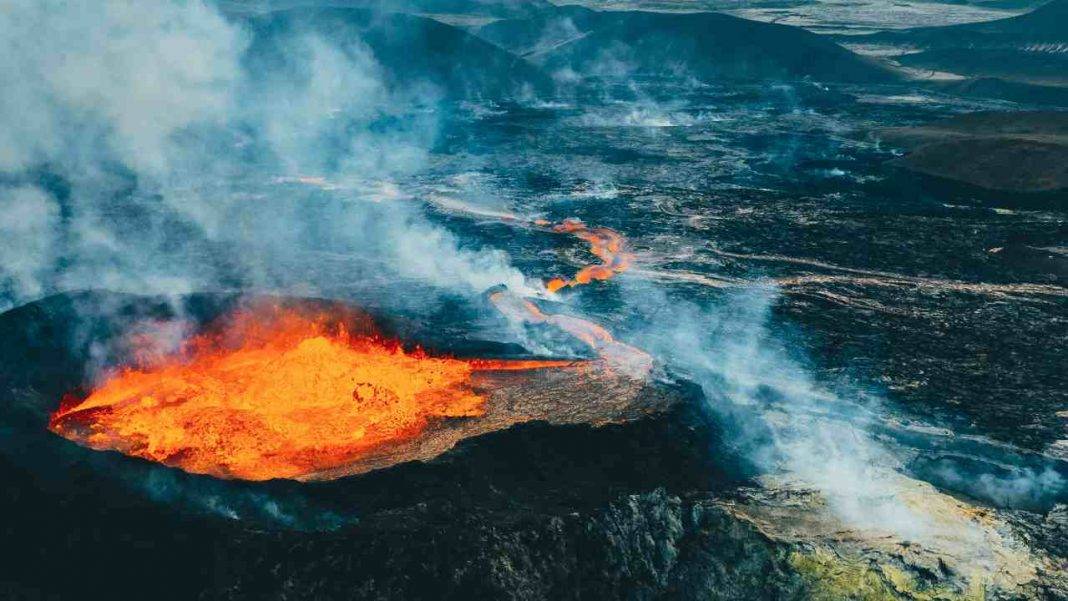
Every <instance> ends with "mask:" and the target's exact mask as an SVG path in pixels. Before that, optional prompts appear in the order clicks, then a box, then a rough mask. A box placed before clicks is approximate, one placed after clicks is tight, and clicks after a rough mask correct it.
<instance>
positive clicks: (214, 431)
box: [49, 305, 575, 480]
mask: <svg viewBox="0 0 1068 601" xmlns="http://www.w3.org/2000/svg"><path fill="white" fill-rule="evenodd" d="M354 324H355V325H354ZM368 324H370V321H369V320H368V319H363V320H356V321H354V320H352V319H347V318H346V319H340V320H339V319H338V318H337V316H336V315H325V314H321V313H320V314H308V312H306V311H299V310H295V309H293V308H283V307H281V306H279V305H269V306H259V307H255V308H246V309H243V310H241V311H238V312H236V313H235V314H232V315H230V316H229V317H228V318H226V319H225V320H223V322H222V325H221V326H219V327H215V328H212V329H210V330H208V331H206V332H204V333H201V334H198V335H196V336H194V337H192V338H190V339H189V340H187V341H186V342H185V343H184V344H182V346H181V348H180V349H179V351H178V352H175V353H170V354H167V355H164V356H163V357H156V358H155V359H153V360H152V361H151V364H150V365H128V366H125V367H122V368H120V369H118V370H114V371H112V372H111V373H110V375H109V376H107V377H106V378H105V379H104V380H103V381H102V382H101V383H100V384H99V386H97V387H96V388H95V389H94V390H93V391H92V392H91V393H90V394H89V395H88V396H85V397H83V398H74V397H70V396H68V398H66V399H64V402H62V403H61V406H60V408H59V409H58V410H57V411H56V412H55V413H54V414H53V415H52V416H51V419H50V420H49V429H50V430H51V431H53V432H55V433H56V434H59V435H61V436H63V437H65V438H68V439H70V440H72V441H75V442H77V443H79V444H82V445H84V446H87V447H90V448H93V449H98V450H105V449H111V450H117V451H120V452H122V453H125V454H127V455H132V456H136V457H142V458H145V459H149V460H152V461H157V462H159V463H163V464H166V465H169V466H173V467H178V468H181V469H183V470H185V471H187V472H193V473H199V474H209V475H212V476H216V477H221V478H239V479H245V480H267V479H272V478H300V477H302V476H306V475H308V474H313V473H315V472H319V471H322V470H329V469H333V468H338V467H340V466H344V465H346V464H349V463H352V462H354V461H357V460H359V459H360V458H361V457H364V456H365V455H367V454H368V453H370V452H372V451H375V450H376V449H380V448H383V447H387V446H390V445H393V444H397V443H402V442H405V441H408V440H411V439H413V438H415V437H417V436H419V434H420V433H422V432H423V431H424V429H425V428H427V426H428V425H429V424H431V423H432V422H433V421H434V420H440V419H444V418H474V417H478V416H481V415H483V413H484V412H485V405H486V397H485V396H484V394H482V393H480V392H479V391H477V390H475V389H474V388H473V386H472V384H471V378H472V374H473V373H475V372H478V371H514V370H529V369H545V368H565V367H569V366H574V365H575V362H572V361H503V360H486V359H476V360H471V359H456V358H451V357H435V356H430V355H428V354H427V353H425V352H423V351H421V350H418V349H417V350H414V351H406V350H404V349H403V348H402V347H401V345H400V344H399V343H397V342H395V341H390V340H386V339H383V338H382V337H381V336H378V335H377V334H375V333H374V332H373V330H370V329H369V328H368ZM360 330H362V333H357V331H360Z"/></svg>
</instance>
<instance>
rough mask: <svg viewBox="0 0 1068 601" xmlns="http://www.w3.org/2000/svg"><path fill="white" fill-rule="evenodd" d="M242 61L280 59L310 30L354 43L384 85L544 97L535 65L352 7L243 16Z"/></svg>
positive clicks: (465, 36)
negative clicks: (248, 37) (368, 55)
mask: <svg viewBox="0 0 1068 601" xmlns="http://www.w3.org/2000/svg"><path fill="white" fill-rule="evenodd" d="M241 18H242V19H243V20H244V21H245V22H246V24H247V25H248V27H249V29H250V30H251V32H252V34H253V36H252V43H251V46H250V48H249V50H248V60H249V61H250V63H251V64H252V66H251V68H250V72H252V73H257V72H261V71H265V70H266V71H269V69H266V68H264V69H259V68H257V67H256V63H257V62H260V63H261V64H266V63H269V62H270V61H272V60H277V59H280V58H282V57H283V56H284V55H285V53H287V52H289V51H290V49H289V48H288V46H287V43H286V41H287V40H288V38H289V36H290V35H292V34H294V33H302V32H309V31H311V32H315V33H317V34H319V35H322V36H324V37H325V38H327V39H328V40H331V41H334V42H337V43H340V44H344V43H346V42H355V41H357V40H358V41H360V42H362V43H363V44H366V45H367V46H368V47H369V48H370V49H371V50H372V52H373V53H374V57H375V60H376V61H377V62H378V63H379V65H381V67H382V68H383V71H384V76H385V79H386V83H387V85H390V86H394V87H397V86H402V85H414V84H419V83H428V84H431V85H433V86H434V87H435V88H436V89H438V90H440V91H441V92H442V93H443V94H444V95H445V96H446V97H449V98H501V97H507V96H512V95H516V94H520V93H524V92H526V91H548V90H550V89H551V87H552V82H551V80H550V79H549V78H548V77H547V76H546V75H544V74H543V73H542V72H541V71H540V70H539V69H538V68H537V67H535V66H533V65H531V64H530V63H528V62H526V61H524V60H523V59H521V58H518V57H516V56H514V55H512V54H510V53H508V52H506V51H504V50H502V49H500V48H498V47H497V46H494V45H493V44H490V43H488V42H486V41H484V40H482V39H479V38H478V37H475V36H473V35H471V34H469V33H467V32H465V31H463V30H461V29H459V28H456V27H453V26H450V25H446V24H444V23H440V22H438V21H435V20H433V19H429V18H425V17H420V16H416V15H408V14H399V13H378V12H372V11H365V10H360V9H351V8H300V9H290V10H279V11H271V12H267V13H262V14H247V15H243V16H242V17H241Z"/></svg>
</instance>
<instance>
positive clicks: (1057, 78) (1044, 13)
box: [866, 0, 1068, 85]
mask: <svg viewBox="0 0 1068 601" xmlns="http://www.w3.org/2000/svg"><path fill="white" fill-rule="evenodd" d="M866 41H869V42H874V43H889V44H894V45H901V46H903V47H908V48H920V49H922V51H921V52H917V53H912V54H907V55H904V56H901V57H899V58H898V61H899V62H900V63H901V64H903V65H906V66H909V67H915V68H920V69H931V70H936V71H948V72H952V73H958V74H961V75H968V76H973V77H1000V78H1004V79H1009V80H1015V81H1026V82H1031V83H1045V84H1055V85H1068V0H1053V2H1050V3H1049V4H1046V5H1044V6H1041V7H1039V8H1037V9H1035V10H1034V11H1032V12H1030V13H1027V14H1024V15H1020V16H1018V17H1012V18H1009V19H1000V20H997V21H988V22H985V23H968V24H964V25H953V26H949V27H924V28H918V29H909V30H904V31H894V32H883V33H879V34H875V35H872V36H868V37H867V40H866Z"/></svg>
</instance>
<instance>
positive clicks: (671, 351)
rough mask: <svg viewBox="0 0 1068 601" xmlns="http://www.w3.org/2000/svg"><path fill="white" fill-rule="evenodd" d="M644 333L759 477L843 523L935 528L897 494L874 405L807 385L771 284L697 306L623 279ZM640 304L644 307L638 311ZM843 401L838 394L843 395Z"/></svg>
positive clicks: (894, 465)
mask: <svg viewBox="0 0 1068 601" xmlns="http://www.w3.org/2000/svg"><path fill="white" fill-rule="evenodd" d="M628 286H629V298H631V299H632V300H633V301H639V300H640V302H636V303H633V304H634V305H635V306H636V307H637V308H636V310H638V311H643V312H645V315H644V317H645V318H646V319H647V320H648V321H649V323H650V324H652V327H651V328H649V329H647V330H643V331H642V332H640V333H639V338H638V339H637V340H638V342H639V344H640V345H641V346H643V348H645V349H646V350H650V351H652V352H653V353H654V354H655V355H657V356H659V357H661V358H662V359H663V360H664V361H665V362H666V363H667V365H668V367H669V368H670V369H671V370H672V371H673V372H675V373H679V374H681V375H684V376H686V377H689V378H691V379H693V380H694V381H695V382H697V383H699V384H700V385H701V386H702V388H703V389H704V392H705V395H706V398H707V399H708V401H709V405H710V409H711V410H713V411H715V412H716V413H718V414H720V415H722V416H725V418H726V419H727V420H728V421H729V423H730V425H731V432H732V434H733V435H734V439H735V440H734V445H735V447H736V448H737V450H738V452H739V453H740V454H741V455H742V456H744V457H747V458H749V459H750V460H752V461H753V462H754V463H755V464H756V465H757V467H759V468H760V469H761V470H762V471H764V472H766V473H770V474H774V475H777V476H779V477H783V478H785V479H787V480H788V481H793V482H797V483H799V484H801V485H802V486H805V487H810V488H813V489H816V490H818V491H819V492H820V493H821V494H822V495H823V496H824V497H825V499H826V501H827V503H828V506H829V507H830V508H831V509H832V510H833V511H834V512H835V514H836V515H837V516H839V517H840V518H841V519H842V520H843V521H845V522H846V523H849V524H851V525H853V526H854V527H858V528H862V529H872V530H877V531H881V532H893V533H896V534H898V535H900V536H902V537H905V538H912V539H918V538H921V537H923V536H925V535H927V534H930V533H931V531H932V529H934V528H937V527H939V526H938V525H936V524H934V523H932V522H931V520H930V519H929V518H928V516H926V515H925V514H924V513H923V511H922V508H917V507H913V506H911V505H910V504H909V503H908V502H907V501H906V499H905V498H904V494H903V491H902V489H901V477H900V475H899V474H898V473H897V471H896V470H898V469H900V468H901V467H902V465H901V463H902V462H901V459H900V458H899V457H897V456H896V455H895V454H894V453H893V452H892V450H891V449H889V448H888V447H886V446H885V445H883V444H882V443H881V442H879V441H878V440H876V439H875V437H874V436H873V435H872V434H871V431H870V428H869V427H868V426H869V424H870V423H871V420H872V419H873V416H874V415H875V414H876V413H877V410H878V399H877V398H876V397H873V396H872V395H870V394H867V393H865V391H862V390H855V389H852V390H850V389H847V390H845V391H842V392H838V391H836V390H834V389H832V388H831V387H830V386H829V385H827V384H822V383H819V382H817V381H815V380H814V379H813V377H812V375H811V373H810V372H809V370H808V369H807V368H806V366H805V365H804V363H803V362H802V361H801V360H799V359H798V358H797V357H798V355H797V353H796V351H793V350H792V349H791V348H789V346H787V342H786V341H788V340H789V338H788V337H786V336H785V335H784V333H783V332H776V331H774V329H773V327H772V325H771V324H772V320H771V309H772V306H773V304H774V302H775V300H776V298H777V292H776V290H775V288H774V287H772V286H770V285H757V286H754V287H753V288H751V289H747V290H743V291H740V292H737V293H732V294H731V295H729V296H728V297H727V298H726V299H724V300H723V301H722V302H719V303H715V304H709V305H708V306H699V305H696V304H692V303H687V302H685V301H682V300H680V299H677V298H668V297H667V296H666V295H665V294H664V293H663V292H662V291H659V290H657V289H654V288H650V287H649V286H647V285H642V284H641V283H637V282H634V281H631V282H630V283H629V284H628ZM641 307H645V308H644V309H642V308H641ZM847 394H848V395H850V396H848V397H847V396H845V395H847Z"/></svg>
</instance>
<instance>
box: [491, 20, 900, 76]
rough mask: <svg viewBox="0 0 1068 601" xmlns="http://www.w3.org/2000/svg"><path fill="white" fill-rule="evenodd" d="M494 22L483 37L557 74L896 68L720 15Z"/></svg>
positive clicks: (824, 42)
mask: <svg viewBox="0 0 1068 601" xmlns="http://www.w3.org/2000/svg"><path fill="white" fill-rule="evenodd" d="M570 11H571V12H569V13H568V14H562V13H556V14H554V15H548V14H543V15H540V16H539V17H537V18H535V19H528V20H509V21H502V22H499V23H493V24H490V25H487V26H484V27H482V28H480V29H479V30H478V34H479V35H481V36H483V37H485V38H486V39H488V40H490V41H493V42H494V43H496V44H498V45H500V46H502V47H504V48H508V49H511V50H513V51H515V52H518V53H520V54H524V55H526V56H528V57H529V58H530V59H531V60H532V61H533V62H536V63H539V64H542V65H544V66H545V67H546V69H548V70H550V71H559V70H566V69H569V70H571V71H574V72H575V73H578V74H580V75H604V74H609V73H617V72H619V71H620V70H623V71H625V72H626V73H628V74H630V75H639V74H640V75H664V74H679V75H687V76H693V77H697V78H699V79H716V78H740V79H806V78H811V79H816V80H820V81H841V82H864V83H875V82H887V81H892V80H894V79H895V78H896V76H895V75H894V73H893V72H891V71H890V70H888V69H886V68H884V67H882V66H880V65H878V64H877V63H875V62H873V61H871V60H869V59H866V58H863V57H860V56H858V55H856V54H854V53H852V52H850V51H849V50H846V49H845V48H843V47H841V46H839V45H837V44H835V43H834V42H832V41H831V40H829V39H826V38H824V37H821V36H819V35H816V34H813V33H810V32H808V31H805V30H803V29H801V28H797V27H789V26H785V25H776V24H771V23H762V22H757V21H750V20H746V19H740V18H737V17H732V16H729V15H724V14H719V13H685V14H679V13H656V12H641V11H634V12H597V11H590V10H587V9H578V10H576V9H574V8H572V9H570Z"/></svg>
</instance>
